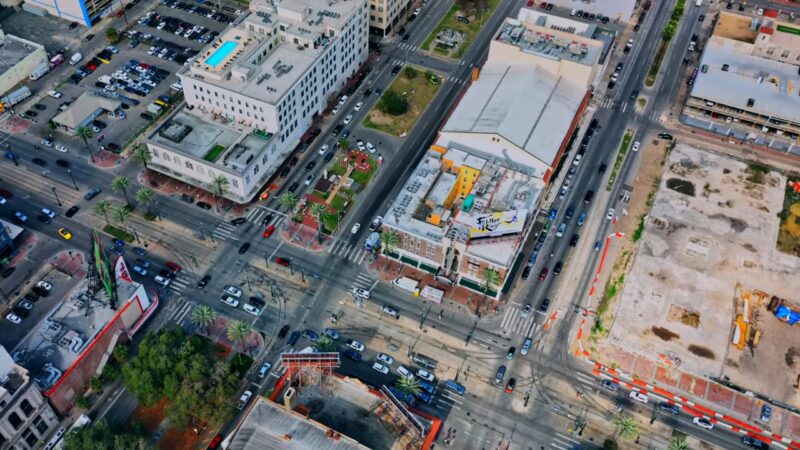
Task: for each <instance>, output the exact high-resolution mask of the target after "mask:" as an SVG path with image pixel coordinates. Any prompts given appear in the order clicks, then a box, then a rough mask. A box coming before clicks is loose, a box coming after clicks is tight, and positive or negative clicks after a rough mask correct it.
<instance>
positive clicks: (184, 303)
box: [167, 297, 195, 326]
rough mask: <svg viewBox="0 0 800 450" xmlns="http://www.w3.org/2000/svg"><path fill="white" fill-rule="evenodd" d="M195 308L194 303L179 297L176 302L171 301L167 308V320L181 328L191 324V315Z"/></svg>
mask: <svg viewBox="0 0 800 450" xmlns="http://www.w3.org/2000/svg"><path fill="white" fill-rule="evenodd" d="M194 306H195V305H194V302H191V301H189V300H188V299H186V298H184V297H178V298H177V299H176V300H172V301H170V303H169V306H168V307H167V320H169V321H171V322H175V323H176V324H177V325H181V326H182V325H184V324H187V323H189V322H190V315H189V313H190V312H191V311H192V309H194Z"/></svg>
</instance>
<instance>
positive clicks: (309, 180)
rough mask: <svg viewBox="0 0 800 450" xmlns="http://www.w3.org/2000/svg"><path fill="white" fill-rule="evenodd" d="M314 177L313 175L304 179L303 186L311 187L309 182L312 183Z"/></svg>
mask: <svg viewBox="0 0 800 450" xmlns="http://www.w3.org/2000/svg"><path fill="white" fill-rule="evenodd" d="M314 177H316V175H314V174H313V173H311V174H309V175H308V176H307V177H306V179H305V181H303V184H305V185H306V186H311V182H312V181H314Z"/></svg>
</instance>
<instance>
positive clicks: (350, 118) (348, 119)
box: [343, 114, 353, 125]
mask: <svg viewBox="0 0 800 450" xmlns="http://www.w3.org/2000/svg"><path fill="white" fill-rule="evenodd" d="M352 121H353V115H352V114H348V115H346V116H344V121H343V123H344V124H345V125H347V124H349V123H350V122H352Z"/></svg>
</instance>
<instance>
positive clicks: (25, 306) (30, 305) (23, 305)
mask: <svg viewBox="0 0 800 450" xmlns="http://www.w3.org/2000/svg"><path fill="white" fill-rule="evenodd" d="M19 307H20V308H22V309H27V310H28V311H30V310H32V309H33V303H31V302H29V301H27V300H23V301H21V302H19Z"/></svg>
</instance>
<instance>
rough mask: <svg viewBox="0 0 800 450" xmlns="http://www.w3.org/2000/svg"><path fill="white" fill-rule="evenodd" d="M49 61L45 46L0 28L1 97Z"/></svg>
mask: <svg viewBox="0 0 800 450" xmlns="http://www.w3.org/2000/svg"><path fill="white" fill-rule="evenodd" d="M48 62H49V61H48V59H47V52H46V51H45V50H44V46H42V45H41V44H37V43H36V42H32V41H29V40H27V39H23V38H20V37H17V36H14V35H11V34H5V33H4V32H3V31H2V30H0V97H1V96H3V95H5V94H7V93H8V92H10V91H11V90H12V89H13V88H14V86H16V85H18V84H19V83H21V82H23V81H26V80H28V76H29V75H30V74H31V72H33V71H34V70H35V69H36V68H38V67H40V66H42V65H45V66H46V65H47V64H48Z"/></svg>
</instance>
